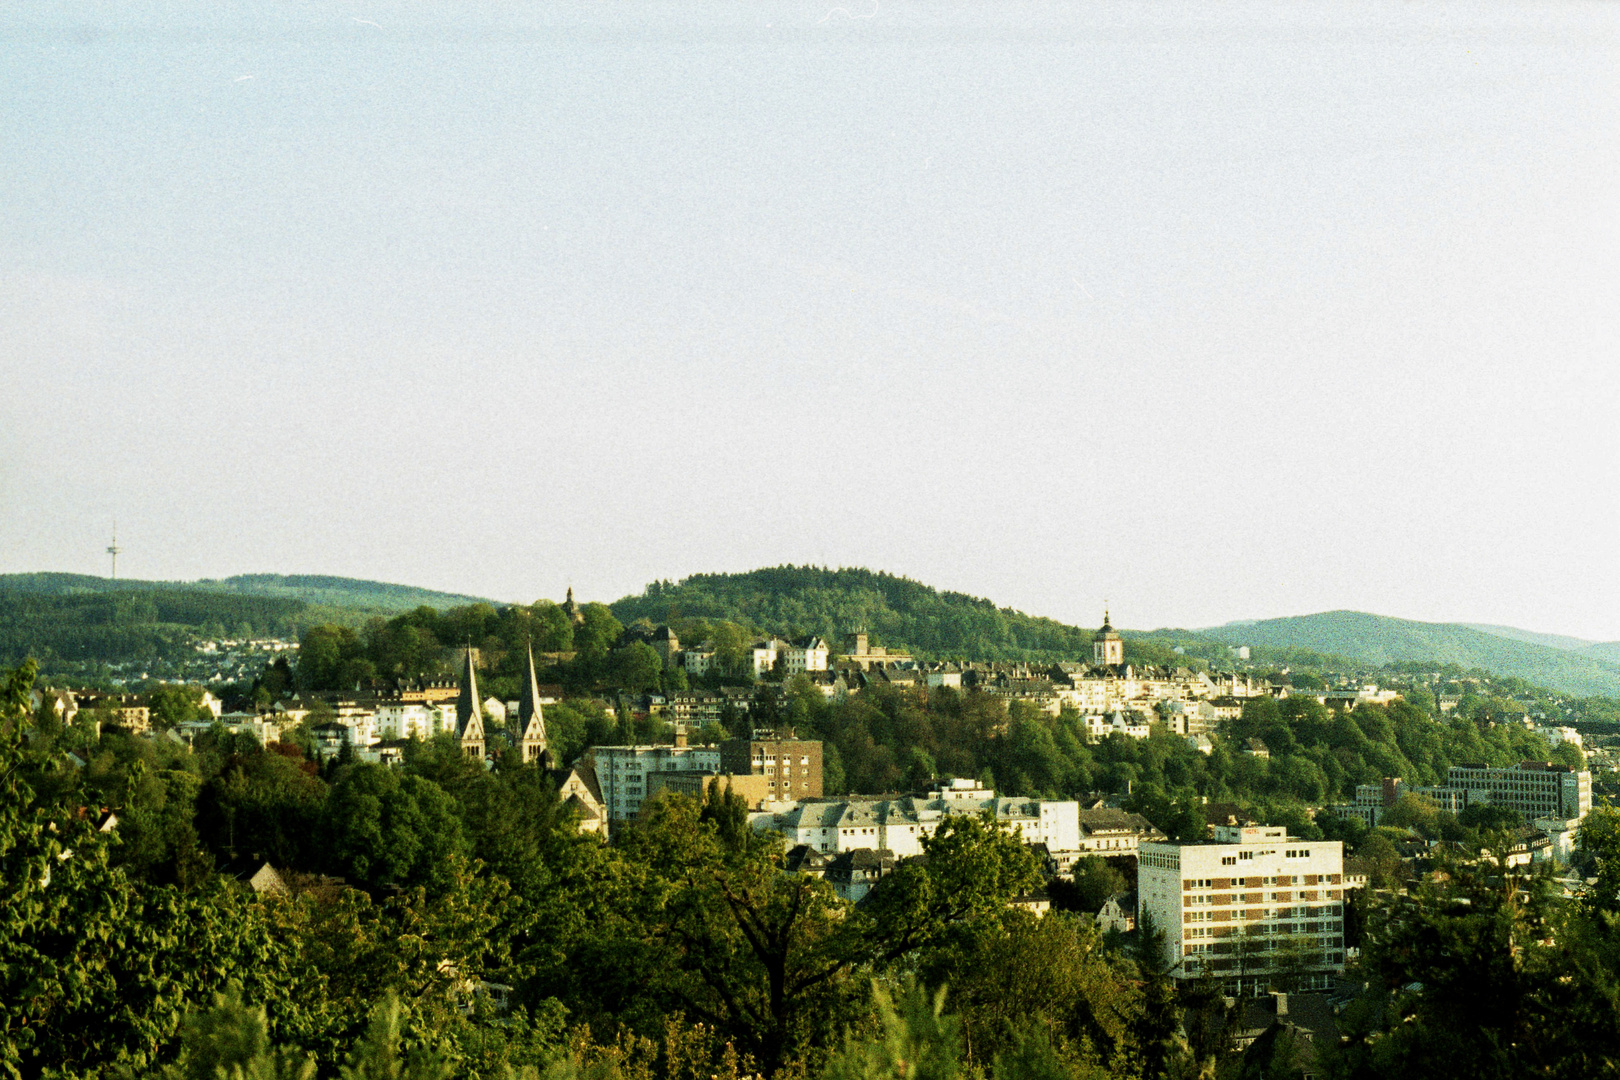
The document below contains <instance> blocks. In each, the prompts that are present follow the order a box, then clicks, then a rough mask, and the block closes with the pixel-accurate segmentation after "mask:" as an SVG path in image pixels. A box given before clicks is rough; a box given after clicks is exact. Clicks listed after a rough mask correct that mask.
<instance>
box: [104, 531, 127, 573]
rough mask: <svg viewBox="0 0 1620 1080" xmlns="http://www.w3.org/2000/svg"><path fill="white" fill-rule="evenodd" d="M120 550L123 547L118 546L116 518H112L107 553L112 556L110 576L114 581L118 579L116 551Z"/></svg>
mask: <svg viewBox="0 0 1620 1080" xmlns="http://www.w3.org/2000/svg"><path fill="white" fill-rule="evenodd" d="M122 550H124V549H123V548H121V547H119V546H118V519H117V518H113V535H112V543H111V544H109V545H107V554H108V555H111V556H112V576H113V580H114V581H117V580H118V553H119V552H120V551H122Z"/></svg>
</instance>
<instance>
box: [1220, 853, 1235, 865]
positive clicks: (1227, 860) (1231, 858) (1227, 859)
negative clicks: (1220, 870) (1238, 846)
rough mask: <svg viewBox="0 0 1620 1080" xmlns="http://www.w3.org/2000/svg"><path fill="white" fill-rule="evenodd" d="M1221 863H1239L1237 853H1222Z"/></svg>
mask: <svg viewBox="0 0 1620 1080" xmlns="http://www.w3.org/2000/svg"><path fill="white" fill-rule="evenodd" d="M1221 865H1222V866H1236V865H1237V856H1236V855H1222V856H1221Z"/></svg>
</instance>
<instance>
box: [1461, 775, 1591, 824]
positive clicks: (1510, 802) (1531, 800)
mask: <svg viewBox="0 0 1620 1080" xmlns="http://www.w3.org/2000/svg"><path fill="white" fill-rule="evenodd" d="M1446 786H1447V787H1452V788H1462V789H1463V790H1465V791H1467V792H1468V801H1469V802H1471V803H1474V802H1488V803H1490V804H1491V805H1492V806H1505V807H1507V808H1508V809H1510V810H1517V811H1519V812H1520V813H1521V814H1523V815H1524V816H1525V817H1527V818H1530V819H1532V820H1534V819H1536V818H1552V819H1556V820H1560V821H1570V820H1573V819H1575V818H1582V817H1585V816H1586V812H1587V811H1588V810H1590V809H1592V774H1591V773H1590V772H1588V771H1586V770H1585V769H1571V768H1570V767H1569V766H1568V765H1554V764H1552V763H1551V762H1548V761H1521V762H1519V764H1517V765H1515V766H1513V767H1512V768H1506V769H1504V768H1498V767H1496V766H1491V765H1453V766H1452V767H1451V768H1450V769H1448V770H1447V771H1446Z"/></svg>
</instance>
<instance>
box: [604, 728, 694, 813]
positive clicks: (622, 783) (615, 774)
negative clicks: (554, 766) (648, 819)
mask: <svg viewBox="0 0 1620 1080" xmlns="http://www.w3.org/2000/svg"><path fill="white" fill-rule="evenodd" d="M582 760H583V761H584V762H585V764H587V765H591V766H593V767H594V768H595V769H596V782H597V786H599V787H600V788H601V789H602V805H603V806H605V807H606V808H607V815H608V820H610V821H626V820H628V819H630V818H633V817H635V816H636V814H637V812H638V811H640V809H641V804H642V803H643V802H644V801H645V800H646V799H647V798H648V797H649V796H650V795H651V794H652V791H651V790H649V787H648V783H647V776H648V774H649V773H655V772H700V773H714V772H718V771H719V769H720V748H719V747H716V746H593V747H591V748H590V749H589V750H587V751H585V755H584V758H583V759H582Z"/></svg>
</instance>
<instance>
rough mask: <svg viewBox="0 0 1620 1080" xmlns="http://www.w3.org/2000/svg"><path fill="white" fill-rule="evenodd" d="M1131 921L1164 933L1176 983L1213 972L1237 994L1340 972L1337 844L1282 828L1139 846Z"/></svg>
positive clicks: (1319, 983)
mask: <svg viewBox="0 0 1620 1080" xmlns="http://www.w3.org/2000/svg"><path fill="white" fill-rule="evenodd" d="M1137 913H1138V917H1139V919H1150V920H1152V923H1153V926H1154V927H1155V928H1156V929H1158V930H1159V931H1161V932H1162V933H1163V934H1164V935H1165V943H1166V960H1167V961H1168V962H1169V963H1170V964H1171V965H1173V966H1172V969H1171V975H1172V976H1173V977H1174V978H1177V979H1194V978H1197V977H1198V976H1200V975H1201V974H1203V973H1204V972H1205V971H1209V972H1213V973H1214V974H1215V975H1217V976H1219V977H1220V978H1221V979H1222V980H1223V981H1224V982H1225V983H1226V984H1227V986H1228V988H1229V990H1231V991H1234V992H1240V993H1259V992H1263V991H1264V990H1265V989H1266V987H1267V986H1268V985H1270V983H1271V982H1272V981H1274V979H1275V978H1276V977H1277V976H1278V975H1279V974H1280V973H1283V972H1288V973H1289V974H1290V975H1291V976H1293V977H1295V978H1297V979H1298V981H1299V985H1298V988H1299V989H1314V988H1326V987H1329V986H1331V985H1333V982H1334V980H1335V979H1336V978H1337V976H1338V975H1339V974H1340V973H1341V972H1343V971H1344V845H1343V844H1342V843H1340V842H1339V841H1337V840H1300V839H1296V838H1294V837H1290V836H1288V835H1287V831H1286V830H1285V829H1283V828H1281V827H1280V826H1265V825H1249V826H1244V825H1231V826H1217V827H1216V829H1215V839H1214V840H1212V841H1201V842H1197V843H1175V842H1170V841H1146V842H1143V843H1142V844H1141V846H1140V849H1139V853H1138V863H1137Z"/></svg>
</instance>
